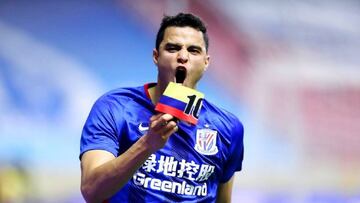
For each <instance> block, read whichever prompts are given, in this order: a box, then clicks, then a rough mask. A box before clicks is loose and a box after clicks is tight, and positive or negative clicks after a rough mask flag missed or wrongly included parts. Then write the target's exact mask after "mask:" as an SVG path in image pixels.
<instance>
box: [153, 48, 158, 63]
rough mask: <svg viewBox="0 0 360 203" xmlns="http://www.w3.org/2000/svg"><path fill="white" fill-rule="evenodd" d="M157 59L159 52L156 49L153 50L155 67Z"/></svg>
mask: <svg viewBox="0 0 360 203" xmlns="http://www.w3.org/2000/svg"><path fill="white" fill-rule="evenodd" d="M158 59H159V52H158V50H156V48H154V49H153V61H154V63H155V64H156V65H157V64H158Z"/></svg>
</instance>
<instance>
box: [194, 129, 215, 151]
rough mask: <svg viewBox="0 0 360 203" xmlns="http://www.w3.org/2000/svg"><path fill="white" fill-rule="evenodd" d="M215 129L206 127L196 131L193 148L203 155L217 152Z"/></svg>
mask: <svg viewBox="0 0 360 203" xmlns="http://www.w3.org/2000/svg"><path fill="white" fill-rule="evenodd" d="M216 136H217V131H215V130H211V129H208V128H204V129H198V130H197V131H196V144H195V150H196V151H198V152H199V153H201V154H204V155H214V154H216V153H217V152H218V148H217V146H216Z"/></svg>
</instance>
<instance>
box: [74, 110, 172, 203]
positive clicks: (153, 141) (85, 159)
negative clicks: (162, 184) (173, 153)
mask: <svg viewBox="0 0 360 203" xmlns="http://www.w3.org/2000/svg"><path fill="white" fill-rule="evenodd" d="M172 118H173V117H172V116H171V115H169V114H158V115H155V116H153V117H151V119H150V128H149V131H148V133H147V134H145V135H144V136H142V137H141V138H140V139H139V140H138V141H137V142H136V143H135V144H133V145H132V146H131V147H130V148H129V149H128V150H127V151H125V152H124V153H123V154H121V155H120V156H119V157H117V158H115V157H114V155H113V154H111V153H110V152H107V151H104V150H91V151H87V152H85V153H84V154H83V156H82V158H81V192H82V194H83V196H84V198H85V200H86V201H87V202H102V201H103V200H106V199H107V198H109V197H111V196H112V195H114V194H115V193H116V192H117V191H118V190H120V189H121V188H122V187H123V186H124V185H125V184H126V183H127V182H128V181H129V179H130V178H131V177H132V176H133V174H134V173H135V172H136V170H137V169H138V168H139V167H140V166H141V165H142V164H143V163H144V162H145V161H146V159H147V158H148V157H149V156H150V155H151V154H152V153H154V152H155V151H157V150H158V149H160V148H162V147H163V146H164V145H165V143H166V141H167V140H168V138H169V136H170V135H171V134H173V133H174V132H175V131H176V130H177V125H176V123H175V122H174V121H170V120H171V119H172Z"/></svg>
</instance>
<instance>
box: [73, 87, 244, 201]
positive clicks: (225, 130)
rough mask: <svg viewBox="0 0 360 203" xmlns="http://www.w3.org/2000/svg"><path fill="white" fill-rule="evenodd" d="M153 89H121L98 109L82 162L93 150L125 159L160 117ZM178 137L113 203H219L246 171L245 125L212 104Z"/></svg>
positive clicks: (96, 106)
mask: <svg viewBox="0 0 360 203" xmlns="http://www.w3.org/2000/svg"><path fill="white" fill-rule="evenodd" d="M150 85H155V84H148V85H145V86H141V87H134V88H119V89H116V90H113V91H111V92H108V93H106V94H105V95H103V96H102V97H100V98H99V99H98V100H97V101H96V102H95V104H94V106H93V108H92V109H91V112H90V114H89V116H88V119H87V121H86V123H85V126H84V129H83V132H82V136H81V144H80V157H81V155H82V154H83V153H84V152H86V151H89V150H95V149H96V150H106V151H109V152H111V153H112V154H114V156H116V157H117V156H120V155H121V154H122V153H124V152H125V151H126V150H127V149H128V148H129V147H130V146H131V145H132V144H134V143H135V142H136V141H137V140H138V139H139V138H140V137H141V136H143V135H144V134H146V132H147V130H148V128H149V119H150V117H151V116H153V115H154V114H157V112H156V111H155V110H154V109H155V106H154V104H153V103H152V102H151V99H150V97H149V93H148V86H150ZM178 127H179V129H178V131H177V132H176V133H174V134H173V135H171V136H170V138H169V140H168V142H167V143H166V144H165V146H164V147H163V148H162V149H160V150H158V151H157V152H156V153H154V154H152V155H151V156H150V157H149V158H148V159H147V160H146V161H145V162H144V164H143V165H142V166H141V167H140V168H139V169H138V170H137V171H136V173H135V174H134V175H133V177H132V178H131V179H130V180H129V181H128V183H127V184H126V185H125V186H124V187H123V188H122V189H120V190H119V191H118V192H117V193H116V194H115V195H113V196H112V197H111V198H110V199H109V200H108V202H136V203H139V202H215V201H216V194H217V189H218V186H219V184H221V183H225V182H227V181H228V180H229V179H230V178H231V177H232V176H233V174H234V172H235V171H240V170H241V168H242V160H243V153H244V147H243V125H242V124H241V123H240V121H239V120H238V119H237V118H236V117H235V116H234V115H233V114H231V113H229V112H227V111H224V110H222V109H220V108H218V107H216V106H215V105H213V104H211V103H209V102H208V101H207V100H204V101H203V107H202V109H201V112H200V116H199V118H198V124H197V125H191V124H188V123H184V122H179V123H178Z"/></svg>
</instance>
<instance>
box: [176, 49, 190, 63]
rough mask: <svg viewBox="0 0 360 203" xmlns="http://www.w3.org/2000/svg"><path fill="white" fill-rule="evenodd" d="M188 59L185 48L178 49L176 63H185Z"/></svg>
mask: <svg viewBox="0 0 360 203" xmlns="http://www.w3.org/2000/svg"><path fill="white" fill-rule="evenodd" d="M188 60H189V53H188V52H187V51H186V50H181V51H179V54H178V57H177V61H178V63H186V62H187V61H188Z"/></svg>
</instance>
